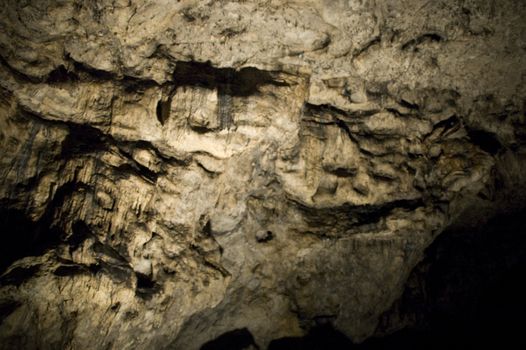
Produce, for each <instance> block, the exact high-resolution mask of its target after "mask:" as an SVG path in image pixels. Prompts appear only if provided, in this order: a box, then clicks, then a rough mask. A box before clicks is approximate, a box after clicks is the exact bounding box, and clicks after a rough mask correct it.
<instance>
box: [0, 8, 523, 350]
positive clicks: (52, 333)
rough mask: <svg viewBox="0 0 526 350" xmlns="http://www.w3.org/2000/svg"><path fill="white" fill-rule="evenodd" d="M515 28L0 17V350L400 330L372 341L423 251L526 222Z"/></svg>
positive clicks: (215, 15) (382, 15) (304, 13)
mask: <svg viewBox="0 0 526 350" xmlns="http://www.w3.org/2000/svg"><path fill="white" fill-rule="evenodd" d="M525 16H526V4H525V3H523V2H521V1H515V0H503V1H498V2H496V1H491V0H487V1H485V0H466V1H453V0H451V1H450V0H445V1H423V0H422V1H420V0H404V1H392V2H391V1H373V0H371V1H323V0H319V1H314V0H312V1H286V0H283V1H238V2H236V1H206V0H205V1H184V0H182V1H165V0H156V1H143V0H137V1H128V0H113V1H111V0H101V1H96V2H93V1H81V0H78V1H72V0H62V1H55V0H53V1H51V0H48V1H42V0H39V1H31V0H28V1H18V0H7V1H5V4H3V6H2V7H1V8H0V57H1V60H0V104H1V108H0V123H1V125H0V141H1V144H0V145H1V146H0V147H1V152H2V157H0V172H1V185H0V206H1V222H2V229H1V231H2V234H1V239H2V242H1V244H0V246H1V248H0V249H1V262H0V268H1V272H0V273H1V277H0V279H1V280H0V283H1V286H0V322H1V325H0V348H5V349H13V348H40V349H48V348H49V349H51V348H68V349H86V348H90V349H107V348H114V349H154V348H155V349H162V348H168V349H197V348H199V347H200V346H201V345H203V344H205V343H207V342H209V341H210V340H212V339H214V338H217V337H219V336H220V335H221V334H225V333H227V332H236V330H244V331H243V332H241V331H239V332H241V333H242V334H243V336H246V338H247V339H248V340H249V341H248V340H247V344H246V345H247V346H248V345H251V344H252V345H251V346H255V345H254V344H257V345H258V346H259V347H260V348H265V347H266V346H267V344H268V343H269V342H270V341H271V340H273V339H278V338H283V337H293V336H301V335H303V334H305V333H306V332H308V330H309V329H310V328H311V327H313V326H314V325H316V324H319V323H320V322H321V323H323V324H325V323H330V324H332V325H333V326H334V327H335V328H336V329H338V331H340V332H342V333H343V334H345V335H347V336H348V337H350V338H351V339H352V340H353V341H355V342H360V341H363V340H365V339H366V338H368V337H370V336H372V335H375V334H376V335H379V334H382V332H385V331H386V330H392V329H396V328H399V327H401V326H402V325H405V324H406V323H407V322H406V320H401V319H399V318H398V319H397V317H396V316H395V315H393V314H390V316H389V317H388V318H386V317H383V318H382V320H384V321H385V320H386V319H388V320H389V322H391V324H387V325H386V324H385V322H384V323H382V324H381V327H379V323H380V319H381V316H382V315H384V314H385V312H386V310H388V309H390V307H391V305H392V304H393V302H394V301H395V300H397V299H398V298H399V297H400V296H401V295H402V292H403V290H404V285H405V283H406V280H407V279H408V276H409V274H410V272H411V271H412V269H413V268H414V267H415V266H416V265H417V263H418V262H419V261H420V260H421V259H422V257H423V254H424V250H425V249H426V247H428V246H429V245H430V244H431V243H432V242H433V240H434V239H435V238H436V237H437V235H439V234H440V233H441V232H442V231H444V230H445V229H446V228H448V227H450V226H452V225H465V224H466V223H469V224H471V225H473V223H477V224H483V223H484V220H486V219H488V218H489V217H491V215H492V214H493V213H497V212H502V211H505V210H506V209H507V208H512V207H518V206H520V205H521V204H522V203H523V200H524V193H526V192H524V189H523V188H524V185H525V182H526V181H525V179H524V176H523V174H524V172H525V171H526V163H525V160H526V159H525V149H526V148H525V147H524V145H525V140H526V130H525V123H526V119H525V118H526V117H525V107H526V106H525V96H526V91H525V89H526V85H525V79H526V74H525V73H526V59H525V50H526V22H525V21H524V17H525ZM392 312H394V311H392ZM252 336H253V339H252V338H251V337H252Z"/></svg>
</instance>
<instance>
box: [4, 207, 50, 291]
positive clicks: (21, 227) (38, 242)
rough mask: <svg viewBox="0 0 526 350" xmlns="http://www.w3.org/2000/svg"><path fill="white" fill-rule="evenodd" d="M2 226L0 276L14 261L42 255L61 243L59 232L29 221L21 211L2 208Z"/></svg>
mask: <svg viewBox="0 0 526 350" xmlns="http://www.w3.org/2000/svg"><path fill="white" fill-rule="evenodd" d="M0 225H1V226H0V227H2V230H1V231H2V235H1V237H2V242H1V244H0V274H2V273H3V272H4V271H5V269H6V268H7V267H8V266H9V265H11V264H12V263H13V262H14V261H16V260H18V259H20V258H23V257H25V256H36V255H41V254H42V253H43V252H44V251H46V250H47V249H49V248H51V247H53V246H55V245H56V244H57V243H58V242H59V238H60V233H59V232H58V231H56V230H51V229H49V228H48V227H46V226H45V225H42V223H41V222H33V221H31V220H29V219H28V218H27V217H26V216H25V214H24V213H22V212H21V211H19V210H15V209H9V208H5V207H0ZM4 282H5V281H3V280H2V281H0V283H2V284H3V283H4Z"/></svg>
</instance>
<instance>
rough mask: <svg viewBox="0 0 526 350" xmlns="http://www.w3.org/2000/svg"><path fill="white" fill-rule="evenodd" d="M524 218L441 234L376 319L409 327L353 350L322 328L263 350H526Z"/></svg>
mask: <svg viewBox="0 0 526 350" xmlns="http://www.w3.org/2000/svg"><path fill="white" fill-rule="evenodd" d="M524 276H526V211H521V212H517V213H514V214H506V215H500V216H497V217H495V218H493V219H491V220H490V221H489V222H488V223H485V224H481V225H480V226H479V227H471V228H461V229H456V230H451V231H449V232H444V233H443V234H442V235H440V236H439V237H438V238H437V239H436V240H435V242H434V243H433V244H432V245H431V246H430V247H429V248H428V249H427V251H426V257H425V259H424V260H423V261H422V262H421V263H420V264H419V265H418V266H417V267H416V268H415V269H414V270H413V272H412V274H411V277H410V278H409V280H408V283H407V284H406V289H405V291H404V293H403V296H402V297H401V299H400V300H399V301H397V302H396V303H395V305H394V306H393V309H392V310H390V311H388V312H387V313H386V314H385V315H384V316H383V317H382V319H381V322H380V326H379V328H378V331H379V333H385V332H386V331H387V330H388V329H389V327H390V326H392V324H391V323H394V324H396V323H397V322H398V321H397V318H398V317H401V318H402V319H411V320H413V322H409V324H410V326H408V327H406V328H405V329H402V330H400V331H397V332H394V333H392V334H390V335H387V336H384V337H377V338H370V339H368V340H366V341H365V342H363V343H361V344H353V343H352V341H351V339H349V338H347V337H346V336H345V335H344V334H343V333H341V332H339V331H338V330H336V329H334V328H332V327H331V326H330V324H324V325H322V326H318V327H315V328H313V329H312V330H311V331H310V332H309V333H308V334H307V335H306V336H304V337H298V338H293V337H290V338H282V339H275V340H273V341H272V342H271V343H270V345H269V350H284V349H287V350H289V349H291V350H294V349H298V350H300V349H301V350H304V349H305V350H307V349H308V350H314V349H319V350H325V349H370V350H373V349H405V350H408V349H437V350H438V349H476V348H481V349H482V348H493V349H526V338H525V337H524V336H523V333H524V330H525V326H526V322H525V321H524V317H525V316H526V284H525V283H523V278H524Z"/></svg>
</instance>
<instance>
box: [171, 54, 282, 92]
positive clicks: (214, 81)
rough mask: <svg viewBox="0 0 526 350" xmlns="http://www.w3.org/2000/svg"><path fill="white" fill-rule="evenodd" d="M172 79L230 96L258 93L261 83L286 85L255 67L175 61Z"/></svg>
mask: <svg viewBox="0 0 526 350" xmlns="http://www.w3.org/2000/svg"><path fill="white" fill-rule="evenodd" d="M174 80H175V84H176V85H177V86H185V85H190V86H201V87H205V88H210V89H213V88H218V90H219V94H220V95H221V94H223V93H225V94H228V95H232V96H250V95H253V94H256V93H258V91H259V90H258V87H259V86H261V85H275V86H288V85H289V84H287V83H286V82H283V81H280V80H276V79H275V77H274V75H273V74H272V73H271V72H268V71H262V70H259V69H256V68H251V67H247V68H242V69H240V70H235V69H233V68H215V67H212V65H211V64H209V63H200V62H177V65H176V68H175V72H174Z"/></svg>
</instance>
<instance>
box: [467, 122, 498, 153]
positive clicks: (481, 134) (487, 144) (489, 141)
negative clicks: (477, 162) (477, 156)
mask: <svg viewBox="0 0 526 350" xmlns="http://www.w3.org/2000/svg"><path fill="white" fill-rule="evenodd" d="M466 130H467V132H468V136H469V138H470V140H471V142H473V143H474V144H475V145H477V146H479V147H480V148H481V149H482V150H483V151H485V152H488V153H489V154H497V153H498V152H499V151H500V150H501V149H502V144H501V143H500V142H499V140H498V139H497V135H495V134H493V133H490V132H487V131H484V130H477V129H469V128H466Z"/></svg>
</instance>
